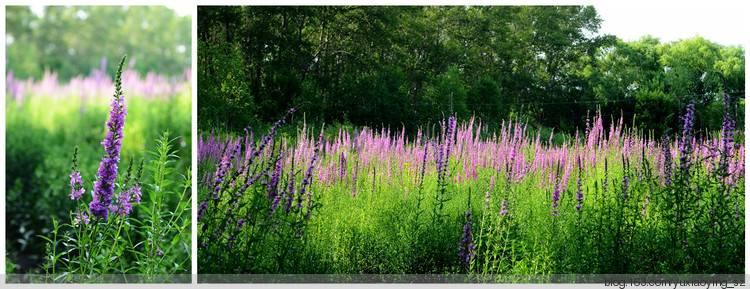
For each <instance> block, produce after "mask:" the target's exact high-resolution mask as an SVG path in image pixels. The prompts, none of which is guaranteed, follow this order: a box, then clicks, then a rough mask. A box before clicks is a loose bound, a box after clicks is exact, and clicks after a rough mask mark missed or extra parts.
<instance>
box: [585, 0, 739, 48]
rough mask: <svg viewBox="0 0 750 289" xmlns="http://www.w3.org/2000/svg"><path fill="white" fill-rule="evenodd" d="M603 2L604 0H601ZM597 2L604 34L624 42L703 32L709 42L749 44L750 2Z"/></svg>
mask: <svg viewBox="0 0 750 289" xmlns="http://www.w3.org/2000/svg"><path fill="white" fill-rule="evenodd" d="M600 3H601V2H600ZM624 3H625V2H623V1H617V2H616V3H614V1H613V4H602V5H597V4H595V5H594V7H596V11H597V12H598V14H599V16H600V17H601V18H602V20H603V22H602V27H601V28H600V30H599V32H600V33H602V34H613V35H616V36H617V37H618V38H620V39H622V40H624V41H634V40H638V39H639V38H641V36H644V35H646V34H650V35H651V36H654V37H657V38H659V40H661V42H662V43H665V42H671V41H675V40H680V39H686V38H692V37H694V36H696V35H699V36H701V37H703V38H705V39H707V40H709V41H712V42H715V43H718V44H721V45H724V46H729V45H743V47H747V43H748V42H747V41H748V35H750V31H749V30H748V18H749V17H750V15H748V12H750V10H749V8H750V5H748V4H744V3H740V2H736V1H734V2H730V1H704V2H703V3H704V4H703V5H696V4H694V3H689V4H677V3H667V4H662V2H659V1H658V0H653V1H652V2H651V3H658V5H657V4H653V5H648V4H644V3H637V2H636V3H635V4H624Z"/></svg>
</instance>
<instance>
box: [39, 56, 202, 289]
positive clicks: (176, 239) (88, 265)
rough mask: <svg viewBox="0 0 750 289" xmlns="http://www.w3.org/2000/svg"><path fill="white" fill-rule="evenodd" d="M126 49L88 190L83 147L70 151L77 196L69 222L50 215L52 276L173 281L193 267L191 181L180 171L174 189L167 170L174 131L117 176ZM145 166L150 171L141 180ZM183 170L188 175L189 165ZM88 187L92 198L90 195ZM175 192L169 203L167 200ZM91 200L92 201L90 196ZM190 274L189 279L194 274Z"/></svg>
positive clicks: (48, 265)
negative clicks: (175, 199) (180, 178)
mask: <svg viewBox="0 0 750 289" xmlns="http://www.w3.org/2000/svg"><path fill="white" fill-rule="evenodd" d="M125 59H126V56H123V58H122V60H121V61H120V65H119V67H118V70H117V75H116V78H115V79H116V80H115V86H116V89H115V94H114V97H113V100H112V103H111V107H112V108H111V111H110V114H109V120H108V121H107V123H106V127H107V132H106V136H105V138H104V140H103V141H102V143H101V144H102V145H103V146H104V151H105V155H104V157H103V158H102V160H101V162H100V164H99V169H98V171H97V174H96V177H95V179H94V180H93V185H92V186H91V187H90V189H87V185H86V184H87V181H88V180H86V177H85V174H84V173H82V172H81V171H80V170H79V168H78V161H77V158H78V147H76V149H75V151H74V153H73V161H72V162H73V166H72V171H71V172H70V190H71V191H70V194H69V195H68V196H69V197H70V199H71V200H74V201H76V202H77V205H76V211H75V212H71V213H70V216H71V221H70V223H69V224H61V223H59V222H58V221H57V220H53V224H54V228H53V230H52V231H51V236H49V237H47V236H40V237H41V238H43V239H45V240H46V241H47V245H46V248H47V253H46V254H45V255H46V258H45V259H46V263H45V264H43V269H44V271H45V272H46V276H45V278H46V279H44V280H41V281H44V282H48V281H63V282H70V281H93V282H97V281H104V282H119V281H126V282H134V281H136V282H137V281H148V282H153V281H175V280H176V279H174V276H173V275H174V274H177V273H189V266H190V249H189V247H190V246H189V243H190V230H189V227H190V220H189V216H190V214H189V212H190V211H189V210H190V207H189V204H190V194H189V190H188V189H189V188H190V181H189V178H188V177H183V179H184V181H183V182H182V183H181V184H180V185H181V189H182V193H181V194H179V193H177V192H174V191H172V187H173V186H172V183H173V182H172V181H171V180H170V178H169V176H170V175H171V174H172V172H173V170H174V169H173V168H172V167H171V165H170V164H172V163H173V162H174V158H176V156H175V151H174V150H172V145H171V143H172V142H173V141H174V139H170V137H169V132H165V133H164V134H163V135H162V136H161V137H160V138H159V139H158V140H157V144H156V150H155V151H149V153H150V154H151V155H152V156H153V157H154V159H153V160H151V161H150V162H149V164H148V165H146V166H144V161H143V160H141V162H140V164H139V165H137V166H134V163H135V162H134V158H131V159H130V163H129V164H128V167H127V170H126V171H125V174H124V175H120V174H119V171H118V165H119V164H120V157H121V156H120V152H121V148H122V141H123V129H124V128H125V116H126V115H127V108H126V105H125V97H124V94H123V93H122V87H121V75H122V66H123V63H124V61H125ZM144 169H145V170H146V172H147V174H148V175H149V176H150V178H148V179H147V180H145V182H142V180H141V176H142V175H143V173H144ZM186 176H190V171H189V170H188V172H187V174H186ZM87 192H90V196H91V197H90V199H89V194H87ZM170 194H176V195H178V202H177V203H176V205H175V204H172V203H173V202H169V200H170V199H171V198H170V199H165V196H167V195H170ZM89 200H90V201H89ZM186 276H188V277H187V279H186V280H184V281H187V282H189V281H190V278H189V275H186Z"/></svg>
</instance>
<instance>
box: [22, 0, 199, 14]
mask: <svg viewBox="0 0 750 289" xmlns="http://www.w3.org/2000/svg"><path fill="white" fill-rule="evenodd" d="M164 6H167V8H169V9H172V10H174V11H175V12H176V13H177V16H180V17H182V16H185V15H191V16H192V15H193V11H194V10H195V7H196V6H195V5H191V4H190V2H182V4H176V3H174V2H170V3H169V4H166V5H164ZM31 11H32V12H34V13H35V14H36V15H39V16H41V15H44V6H42V5H32V6H31Z"/></svg>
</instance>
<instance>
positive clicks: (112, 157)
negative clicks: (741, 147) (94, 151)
mask: <svg viewBox="0 0 750 289" xmlns="http://www.w3.org/2000/svg"><path fill="white" fill-rule="evenodd" d="M125 58H126V56H123V58H122V60H121V61H120V67H119V68H118V70H117V77H116V90H115V95H114V99H113V100H112V103H111V106H112V110H110V112H109V121H107V136H106V137H105V138H104V141H102V145H103V146H104V152H105V153H106V156H104V158H102V161H101V163H100V164H99V170H98V171H97V174H96V176H97V179H96V181H95V182H94V190H93V195H94V201H93V202H91V203H90V204H89V213H91V215H92V216H94V217H96V218H104V219H107V214H108V213H107V207H108V206H109V205H111V204H112V196H113V195H114V192H115V179H117V164H118V163H119V162H120V148H121V147H122V136H123V133H122V129H123V127H124V126H125V116H126V115H127V109H126V107H125V98H124V97H123V94H122V91H121V75H122V64H123V63H124V61H125Z"/></svg>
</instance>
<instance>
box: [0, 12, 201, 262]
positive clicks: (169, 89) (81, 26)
mask: <svg viewBox="0 0 750 289" xmlns="http://www.w3.org/2000/svg"><path fill="white" fill-rule="evenodd" d="M41 11H43V16H42V15H37V14H36V13H35V12H32V9H31V8H30V7H20V6H8V7H6V17H7V18H6V29H7V31H6V32H7V34H6V48H7V50H6V51H7V64H6V65H7V66H6V69H7V72H8V75H6V84H7V85H6V99H5V120H6V145H5V152H6V167H5V173H6V183H5V189H6V190H5V191H6V218H5V226H4V230H6V252H7V254H6V259H7V263H6V268H7V270H6V273H38V272H39V270H40V269H41V267H40V265H41V263H42V262H43V259H42V257H43V256H44V253H45V248H44V244H45V242H43V241H44V240H43V239H42V238H40V237H39V235H43V236H47V235H48V234H49V232H50V230H51V229H52V227H53V226H52V218H55V219H57V220H58V221H59V222H61V223H68V222H70V212H71V211H72V210H75V201H73V200H71V199H70V197H69V196H68V194H70V190H71V189H70V186H69V182H70V177H69V174H70V172H71V166H72V162H71V159H72V156H73V150H74V148H75V147H76V146H78V147H79V154H78V163H79V170H80V171H81V175H82V177H83V181H84V182H85V184H86V188H87V192H86V194H85V195H84V198H87V199H88V200H89V201H90V200H91V192H90V191H89V190H90V188H91V185H92V183H93V182H94V181H95V179H96V171H97V168H98V166H99V163H100V162H101V160H102V157H103V156H104V149H103V147H102V145H101V142H102V140H103V139H104V136H105V133H106V131H105V130H106V126H105V122H106V121H107V120H108V118H109V110H110V109H111V107H110V102H111V100H112V95H113V93H114V92H115V87H114V84H113V78H114V75H115V70H116V66H117V60H119V59H120V58H121V57H122V56H123V54H127V55H128V60H129V62H126V64H125V68H124V73H123V78H124V81H123V93H124V95H125V101H126V105H127V113H128V114H127V116H126V120H125V127H124V137H123V141H122V144H123V146H122V154H121V161H120V165H119V173H120V174H124V173H125V170H126V168H127V166H128V163H129V161H130V160H131V158H134V159H135V164H134V166H137V165H138V162H139V161H140V160H141V159H144V160H145V162H146V163H148V162H149V160H150V158H152V156H151V155H150V154H148V153H147V151H153V150H155V149H156V148H155V145H156V143H155V139H156V138H158V137H159V136H161V135H162V134H163V132H164V131H169V132H170V133H171V137H173V138H177V139H176V141H175V142H173V145H174V149H176V150H177V152H176V155H177V156H178V157H179V160H178V161H177V162H176V163H175V164H174V165H175V167H176V171H175V174H174V175H173V176H174V179H173V180H171V181H173V182H174V183H176V184H179V183H181V180H182V177H181V176H180V175H181V174H185V173H186V172H187V169H188V168H189V167H190V166H191V147H192V145H191V126H192V121H191V106H192V97H191V95H192V90H191V88H192V86H191V79H190V75H191V73H190V63H191V59H190V55H191V33H190V29H191V21H192V20H191V16H190V15H187V16H179V15H178V14H176V13H175V12H174V11H173V10H171V9H169V8H166V7H162V6H149V7H145V6H143V7H142V6H131V7H114V6H92V7H78V6H66V7H62V6H58V7H52V6H50V7H44V8H43V10H41ZM180 47H182V48H180ZM183 49H184V50H183ZM188 177H189V176H188ZM148 180H150V177H149V176H148V175H147V174H146V172H145V171H144V175H143V177H142V178H141V181H142V182H143V183H144V184H146V182H147V181H148ZM144 187H146V186H145V185H144ZM175 190H176V189H175ZM146 199H147V198H146ZM166 202H167V203H168V204H170V207H175V206H176V204H177V202H178V200H177V198H174V199H169V200H166ZM136 207H137V206H136ZM132 214H133V215H134V217H136V218H140V217H143V216H145V214H144V212H143V211H140V210H139V209H137V208H136V209H135V210H134V211H133V213H132ZM183 253H184V254H190V252H188V251H185V252H183Z"/></svg>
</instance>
